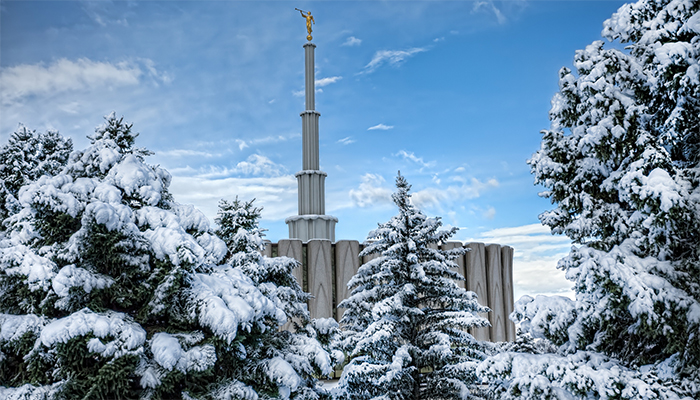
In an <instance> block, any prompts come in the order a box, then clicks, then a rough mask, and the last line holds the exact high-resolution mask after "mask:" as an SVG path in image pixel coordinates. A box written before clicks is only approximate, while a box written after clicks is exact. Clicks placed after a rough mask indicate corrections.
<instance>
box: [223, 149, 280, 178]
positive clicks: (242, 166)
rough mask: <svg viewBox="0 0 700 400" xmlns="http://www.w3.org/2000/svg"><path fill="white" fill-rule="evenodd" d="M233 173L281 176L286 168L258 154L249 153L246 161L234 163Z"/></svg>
mask: <svg viewBox="0 0 700 400" xmlns="http://www.w3.org/2000/svg"><path fill="white" fill-rule="evenodd" d="M233 171H234V172H235V173H238V174H242V175H251V176H281V175H283V174H284V173H285V172H287V169H286V168H285V167H284V166H282V165H280V164H276V163H275V162H273V161H272V160H270V159H269V158H267V157H265V156H263V155H260V154H251V155H250V157H248V159H247V160H246V161H241V162H239V163H238V164H236V168H234V169H233Z"/></svg>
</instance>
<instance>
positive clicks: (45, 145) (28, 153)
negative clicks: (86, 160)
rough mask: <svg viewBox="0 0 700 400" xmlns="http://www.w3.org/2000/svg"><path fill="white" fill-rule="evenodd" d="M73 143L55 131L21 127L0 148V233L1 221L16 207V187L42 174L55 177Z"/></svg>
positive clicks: (66, 160) (1, 228) (63, 164)
mask: <svg viewBox="0 0 700 400" xmlns="http://www.w3.org/2000/svg"><path fill="white" fill-rule="evenodd" d="M72 150H73V142H72V141H71V139H69V138H64V137H63V136H61V135H60V134H59V133H58V132H56V131H52V130H49V131H47V132H45V133H37V132H36V131H30V130H29V129H27V127H25V126H24V125H20V126H19V127H18V128H17V130H16V131H15V132H14V133H12V135H10V139H9V140H8V142H7V144H5V145H4V146H3V147H2V148H0V231H3V230H5V228H4V226H3V225H2V223H1V222H2V220H4V219H5V218H7V217H8V216H9V215H10V214H11V213H12V210H13V209H17V208H18V207H19V202H18V201H17V194H18V192H19V188H21V187H22V186H24V185H26V184H28V183H29V182H33V181H35V180H37V179H39V177H40V176H43V175H56V174H57V173H58V172H60V170H61V168H63V166H65V165H66V162H68V156H69V155H70V153H71V151H72Z"/></svg>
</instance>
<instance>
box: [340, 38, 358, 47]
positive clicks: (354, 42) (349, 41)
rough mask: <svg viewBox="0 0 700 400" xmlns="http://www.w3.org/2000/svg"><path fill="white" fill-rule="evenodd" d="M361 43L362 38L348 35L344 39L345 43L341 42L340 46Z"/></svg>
mask: <svg viewBox="0 0 700 400" xmlns="http://www.w3.org/2000/svg"><path fill="white" fill-rule="evenodd" d="M360 44H362V39H358V38H356V37H355V36H350V37H348V38H347V39H346V40H345V43H343V44H341V46H359V45H360Z"/></svg>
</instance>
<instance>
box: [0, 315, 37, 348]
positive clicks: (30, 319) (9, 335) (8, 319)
mask: <svg viewBox="0 0 700 400" xmlns="http://www.w3.org/2000/svg"><path fill="white" fill-rule="evenodd" d="M44 325H46V318H44V317H42V316H38V315H33V314H27V315H10V314H0V341H1V342H13V341H15V340H18V339H20V338H21V337H22V336H23V335H24V334H25V333H27V332H34V333H37V334H38V333H39V332H40V331H41V328H42V327H43V326H44Z"/></svg>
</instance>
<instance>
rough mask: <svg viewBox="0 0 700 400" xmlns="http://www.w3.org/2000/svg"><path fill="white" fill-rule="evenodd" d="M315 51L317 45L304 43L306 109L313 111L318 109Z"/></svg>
mask: <svg viewBox="0 0 700 400" xmlns="http://www.w3.org/2000/svg"><path fill="white" fill-rule="evenodd" d="M314 49H316V45H315V44H313V43H304V67H305V68H304V78H305V82H304V83H305V85H304V86H305V89H306V93H305V94H306V109H307V110H313V109H315V108H316V97H315V96H316V79H315V78H316V73H315V72H316V71H315V70H314V69H315V66H314V64H315V60H314Z"/></svg>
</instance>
